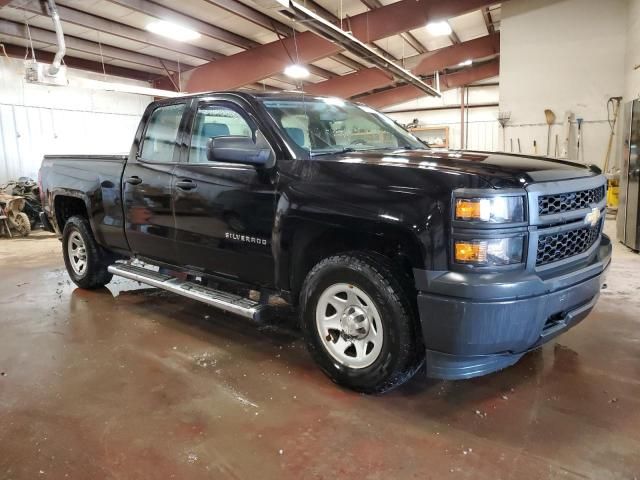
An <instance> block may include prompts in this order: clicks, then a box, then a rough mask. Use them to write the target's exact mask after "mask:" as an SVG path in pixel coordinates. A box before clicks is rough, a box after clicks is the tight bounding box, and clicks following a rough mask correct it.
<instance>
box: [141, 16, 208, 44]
mask: <svg viewBox="0 0 640 480" xmlns="http://www.w3.org/2000/svg"><path fill="white" fill-rule="evenodd" d="M147 30H149V31H150V32H153V33H157V34H158V35H162V36H163V37H168V38H171V39H172V40H178V41H179V42H188V41H190V40H195V39H196V38H200V34H199V33H198V32H196V31H195V30H191V29H189V28H186V27H183V26H182V25H178V24H176V23H172V22H167V21H165V20H157V21H155V22H151V23H150V24H148V25H147Z"/></svg>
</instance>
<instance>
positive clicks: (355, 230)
mask: <svg viewBox="0 0 640 480" xmlns="http://www.w3.org/2000/svg"><path fill="white" fill-rule="evenodd" d="M290 229H291V234H290V236H289V237H288V238H286V239H281V242H282V243H283V248H281V249H280V255H279V259H278V260H279V261H278V267H277V268H278V279H277V280H278V282H279V284H280V287H281V288H283V289H285V290H289V291H291V294H292V295H291V297H292V298H293V299H296V298H297V296H298V293H299V292H300V288H301V287H302V283H303V281H304V279H305V277H306V276H307V274H308V273H309V271H310V270H311V269H312V268H313V266H314V265H315V264H317V263H318V262H319V261H320V260H322V259H323V258H326V257H329V256H332V255H336V254H340V253H344V252H349V251H363V252H374V253H377V254H380V255H384V256H385V257H388V258H389V259H391V260H392V262H393V263H394V264H396V266H398V267H399V268H400V270H401V271H402V272H403V273H405V274H406V275H407V276H408V277H409V278H410V279H412V280H413V268H424V262H425V253H424V249H423V247H422V244H421V243H420V240H419V238H418V237H417V236H416V235H414V234H413V233H412V232H411V231H409V230H408V229H405V228H402V227H398V226H393V225H388V224H374V223H369V222H365V223H364V224H363V223H361V222H359V223H358V225H357V226H354V225H347V224H344V223H336V222H335V220H334V221H331V222H329V221H327V222H320V221H295V222H292V224H291V225H290Z"/></svg>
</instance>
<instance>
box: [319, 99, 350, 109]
mask: <svg viewBox="0 0 640 480" xmlns="http://www.w3.org/2000/svg"><path fill="white" fill-rule="evenodd" d="M321 100H323V101H324V103H326V104H327V105H334V106H336V107H344V105H345V103H344V100H342V99H341V98H337V97H329V98H321Z"/></svg>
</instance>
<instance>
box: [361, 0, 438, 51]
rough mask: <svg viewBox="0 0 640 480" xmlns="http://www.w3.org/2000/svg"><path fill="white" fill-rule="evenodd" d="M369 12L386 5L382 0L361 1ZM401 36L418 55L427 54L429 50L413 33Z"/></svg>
mask: <svg viewBox="0 0 640 480" xmlns="http://www.w3.org/2000/svg"><path fill="white" fill-rule="evenodd" d="M360 1H361V2H362V3H363V4H364V5H365V6H366V7H367V8H368V9H369V10H374V9H376V8H380V7H382V6H384V4H383V3H382V2H381V1H380V0H360ZM400 36H401V37H402V38H403V40H404V41H405V42H407V43H408V44H409V45H411V48H413V49H414V50H415V51H416V52H418V53H427V52H428V50H427V48H426V47H425V46H424V45H423V44H422V42H420V40H418V39H417V38H416V37H415V36H414V35H413V34H412V33H411V32H405V33H401V34H400Z"/></svg>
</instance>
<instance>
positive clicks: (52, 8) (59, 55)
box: [47, 0, 67, 76]
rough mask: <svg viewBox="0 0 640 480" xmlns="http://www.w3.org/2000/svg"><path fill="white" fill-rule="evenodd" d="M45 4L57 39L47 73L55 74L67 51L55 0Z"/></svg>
mask: <svg viewBox="0 0 640 480" xmlns="http://www.w3.org/2000/svg"><path fill="white" fill-rule="evenodd" d="M47 5H48V6H49V14H50V15H51V20H52V21H53V27H54V28H55V30H56V39H57V40H58V51H57V52H56V56H55V57H54V58H53V63H52V64H51V66H50V67H49V75H51V76H55V75H57V73H58V72H59V71H60V66H61V65H62V59H63V58H64V55H65V53H66V52H67V47H66V45H65V43H64V33H63V32H62V24H61V23H60V14H59V13H58V7H57V6H56V2H55V0H47Z"/></svg>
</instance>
